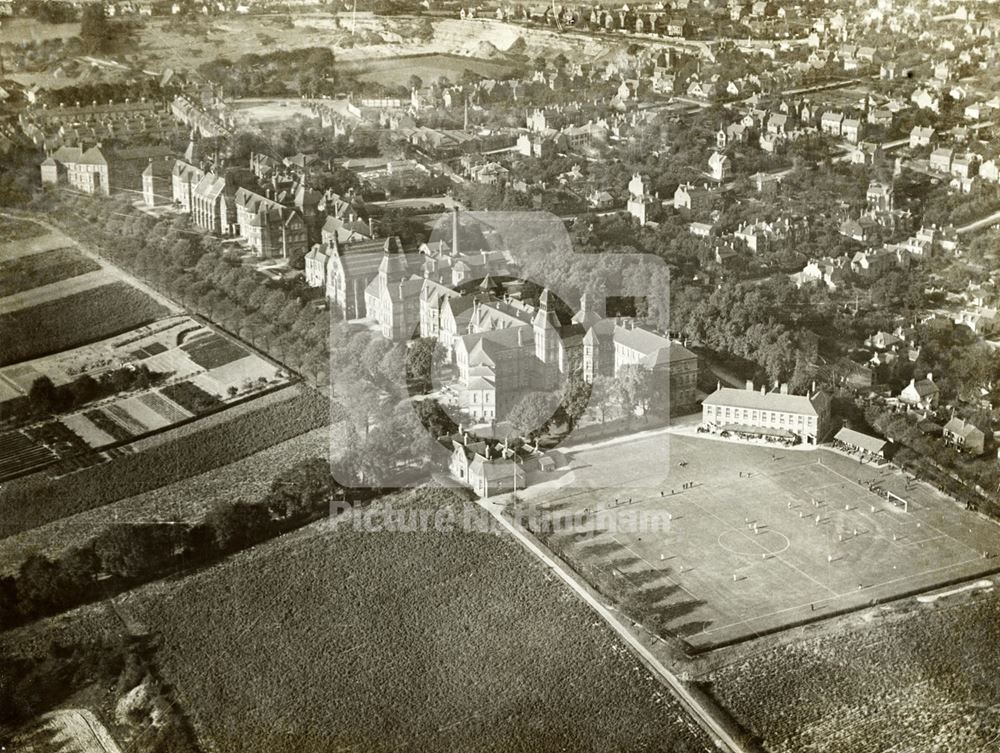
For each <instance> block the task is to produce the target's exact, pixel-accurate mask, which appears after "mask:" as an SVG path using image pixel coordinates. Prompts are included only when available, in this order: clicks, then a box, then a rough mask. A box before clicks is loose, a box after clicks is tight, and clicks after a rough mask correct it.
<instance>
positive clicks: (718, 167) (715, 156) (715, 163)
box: [708, 152, 732, 181]
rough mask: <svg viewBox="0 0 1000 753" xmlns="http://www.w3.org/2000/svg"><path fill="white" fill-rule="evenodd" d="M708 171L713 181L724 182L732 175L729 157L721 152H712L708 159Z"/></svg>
mask: <svg viewBox="0 0 1000 753" xmlns="http://www.w3.org/2000/svg"><path fill="white" fill-rule="evenodd" d="M708 170H709V174H710V175H711V176H712V179H713V180H719V181H721V180H726V179H727V178H728V177H729V176H730V174H731V173H732V167H731V165H730V163H729V157H727V156H726V155H725V154H722V153H721V152H712V156H711V157H709V158H708Z"/></svg>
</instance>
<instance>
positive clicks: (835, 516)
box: [518, 433, 1000, 650]
mask: <svg viewBox="0 0 1000 753" xmlns="http://www.w3.org/2000/svg"><path fill="white" fill-rule="evenodd" d="M872 486H874V487H875V488H874V490H873V489H872V488H871V487H872ZM879 489H883V490H888V491H891V492H893V493H894V494H896V495H898V498H896V497H893V498H886V496H884V495H883V494H880V493H879V491H878V490H879ZM518 496H519V497H520V498H521V499H522V502H521V504H520V506H519V508H518V509H519V510H520V511H521V512H522V513H523V514H525V516H526V518H525V519H526V520H528V521H530V522H529V526H534V527H536V528H537V529H538V532H539V535H540V537H541V538H542V539H543V540H545V541H546V543H547V544H548V546H550V547H551V548H552V549H553V550H554V551H555V552H556V553H557V554H559V555H561V556H562V557H564V558H565V559H566V560H567V561H568V562H569V563H570V564H571V565H572V566H573V567H574V568H576V569H577V570H578V571H579V572H580V573H581V574H582V575H584V576H585V577H587V578H588V580H590V581H591V583H592V584H593V585H595V587H597V588H598V589H599V590H601V591H602V592H603V593H604V594H605V595H606V596H608V597H609V599H612V600H614V601H615V602H616V603H617V604H618V605H619V606H621V607H622V608H623V609H624V610H625V611H626V612H627V613H629V614H630V615H631V616H633V617H634V618H636V619H638V620H640V621H641V622H642V623H643V624H644V625H645V626H646V627H647V628H649V629H650V630H652V631H654V632H656V633H658V634H661V635H666V634H673V635H677V636H680V637H682V638H683V639H684V640H685V641H686V642H687V643H688V644H689V645H690V646H691V647H692V648H693V649H695V650H706V649H711V648H715V647H718V646H721V645H726V644H729V643H734V642H739V641H742V640H746V639H748V638H752V637H754V636H756V635H760V634H762V633H766V632H770V631H773V630H776V629H781V628H783V627H787V626H790V625H793V624H797V623H801V622H804V621H809V620H811V619H816V618H820V617H824V616H829V615H831V614H833V613H836V612H839V611H842V610H848V609H854V608H858V607H862V606H866V605H868V604H870V603H872V601H874V600H885V599H889V598H892V597H895V596H900V595H904V594H908V593H913V592H917V591H922V590H926V589H929V588H932V587H934V586H938V585H941V584H944V583H948V582H950V581H955V580H961V579H965V578H971V577H974V576H977V575H981V574H983V573H987V572H992V571H994V570H997V569H1000V556H998V555H1000V527H998V526H997V525H996V524H994V523H992V522H990V521H988V520H985V519H983V518H982V517H980V516H979V515H977V514H975V513H972V512H968V511H966V510H964V509H962V508H961V507H959V506H958V505H957V504H956V503H955V502H954V501H953V500H951V499H949V498H948V497H946V496H944V495H942V494H940V493H939V492H937V491H936V490H935V489H933V488H932V487H930V486H928V485H926V484H923V483H918V482H913V481H912V480H910V479H908V478H906V477H905V476H904V475H903V474H902V473H900V472H898V471H896V470H894V469H892V468H890V467H889V466H885V467H882V468H879V467H875V466H872V465H868V464H860V463H859V462H858V461H857V460H856V459H852V458H849V457H845V456H843V455H840V454H838V453H835V452H832V451H829V450H825V449H819V450H815V451H791V450H783V449H774V450H772V449H770V448H768V447H761V446H751V445H743V444H737V443H733V442H725V441H719V440H713V439H707V438H700V437H693V436H683V435H679V434H669V433H668V434H661V435H658V436H655V437H651V438H646V439H642V440H638V441H635V442H627V443H617V444H614V445H612V446H609V447H602V448H595V449H590V450H586V451H582V452H578V453H575V454H573V455H572V457H571V462H570V466H569V469H568V470H565V471H561V472H558V477H557V478H555V479H553V480H551V481H549V482H547V483H542V484H538V485H536V486H533V487H530V488H529V489H527V490H524V491H523V492H519V493H518ZM900 500H905V501H906V504H903V502H901V501H900ZM560 516H561V517H562V518H565V517H567V516H571V517H573V524H572V525H570V526H563V527H560V525H559V518H560ZM616 526H617V528H616Z"/></svg>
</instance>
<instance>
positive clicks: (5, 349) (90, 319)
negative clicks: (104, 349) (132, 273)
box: [0, 282, 167, 366]
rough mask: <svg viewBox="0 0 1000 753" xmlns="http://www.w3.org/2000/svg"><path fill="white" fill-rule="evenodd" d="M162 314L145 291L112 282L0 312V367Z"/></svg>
mask: <svg viewBox="0 0 1000 753" xmlns="http://www.w3.org/2000/svg"><path fill="white" fill-rule="evenodd" d="M166 313H167V310H166V309H165V308H164V307H163V306H161V305H160V304H158V303H156V302H155V301H154V300H153V299H151V298H150V297H149V296H147V295H146V294H145V293H143V292H141V291H139V290H137V289H135V288H133V287H132V286H131V285H129V284H128V283H125V282H114V283H111V284H108V285H102V286H100V287H97V288H93V289H90V290H85V291H82V292H79V293H74V294H73V295H69V296H66V297H64V298H60V299H57V300H51V301H47V302H45V303H41V304H39V305H37V306H30V307H28V308H22V309H20V310H18V311H13V312H9V313H6V314H0V366H6V365H7V364H11V363H16V362H18V361H24V360H27V359H29V358H36V357H38V356H41V355H44V354H46V353H55V352H58V351H61V350H66V349H67V348H72V347H74V346H77V345H80V344H81V343H85V342H90V341H92V340H98V339H101V338H105V337H108V336H110V335H113V334H115V333H118V332H125V331H127V330H130V329H134V328H135V327H140V326H142V325H144V324H148V323H150V322H151V321H154V320H156V319H159V318H160V317H162V316H164V315H165V314H166ZM27 333H31V335H30V336H27Z"/></svg>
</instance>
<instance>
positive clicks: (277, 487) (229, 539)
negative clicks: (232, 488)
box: [0, 458, 375, 629]
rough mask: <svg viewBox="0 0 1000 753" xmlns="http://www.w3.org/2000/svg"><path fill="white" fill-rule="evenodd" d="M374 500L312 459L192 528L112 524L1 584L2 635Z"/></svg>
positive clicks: (36, 559)
mask: <svg viewBox="0 0 1000 753" xmlns="http://www.w3.org/2000/svg"><path fill="white" fill-rule="evenodd" d="M374 494H375V492H371V491H369V490H357V489H347V488H344V487H343V486H341V485H340V484H339V483H338V482H337V481H336V480H335V479H334V478H333V476H332V475H331V474H330V467H329V465H328V464H327V462H326V461H325V460H324V459H322V458H312V459H308V460H303V461H301V462H299V463H296V464H295V465H293V466H291V467H290V468H288V469H285V470H283V471H281V472H279V473H278V474H277V475H276V476H275V477H274V479H273V480H272V482H271V486H270V489H269V490H268V491H267V492H266V493H265V494H264V495H263V496H262V497H261V498H260V499H258V500H255V501H252V502H247V501H244V500H235V501H228V500H224V501H220V502H218V503H216V505H215V506H214V507H212V508H211V509H210V510H209V511H208V513H207V514H206V516H205V518H204V520H202V521H201V522H198V523H181V522H173V521H163V522H154V523H121V524H114V523H112V524H111V525H109V526H108V527H107V528H105V529H104V530H103V531H102V532H101V533H99V534H97V535H96V536H94V537H91V538H89V539H87V540H86V541H84V542H83V543H81V544H78V545H76V546H73V547H71V548H70V549H68V550H67V551H65V552H63V553H62V554H60V555H59V556H57V557H52V558H50V557H48V556H46V555H44V554H38V553H36V554H32V555H30V556H29V557H27V558H26V559H25V560H24V561H23V562H22V563H21V565H20V567H19V569H18V571H17V574H16V575H13V576H5V577H3V578H0V629H8V628H11V627H14V626H16V625H19V624H23V623H25V622H29V621H32V620H35V619H38V618H40V617H44V616H47V615H51V614H56V613H59V612H62V611H65V610H67V609H71V608H73V607H76V606H78V605H80V604H84V603H87V602H90V601H94V600H98V599H104V598H108V597H109V596H111V595H113V594H116V593H119V592H120V591H122V590H125V589H127V588H130V587H132V586H134V585H136V584H138V583H142V582H146V581H149V580H152V579H155V578H158V577H161V576H163V575H165V574H167V573H170V572H176V571H182V570H185V569H188V568H190V567H195V566H199V565H204V564H206V563H208V562H211V561H214V560H216V559H218V558H220V557H223V556H225V555H228V554H230V553H232V552H235V551H238V550H240V549H244V548H246V547H249V546H252V545H254V544H257V543H259V542H261V541H263V540H265V539H267V538H271V537H273V536H275V535H277V534H279V533H283V532H285V531H288V530H291V529H292V528H296V527H298V526H301V525H303V524H305V523H307V522H309V521H312V520H315V519H317V518H319V517H321V516H323V515H325V514H328V513H329V511H330V505H331V502H333V501H336V500H337V499H340V500H342V501H343V504H344V505H353V504H358V503H360V502H363V501H366V500H368V499H370V498H371V496H373V495H374Z"/></svg>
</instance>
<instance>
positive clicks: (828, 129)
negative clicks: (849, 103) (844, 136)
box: [819, 111, 844, 136]
mask: <svg viewBox="0 0 1000 753" xmlns="http://www.w3.org/2000/svg"><path fill="white" fill-rule="evenodd" d="M843 124H844V113H842V112H829V111H828V112H824V113H823V115H822V116H821V117H820V120H819V128H820V130H821V131H822V132H823V133H827V134H829V135H831V136H839V135H840V130H841V127H842V126H843Z"/></svg>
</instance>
